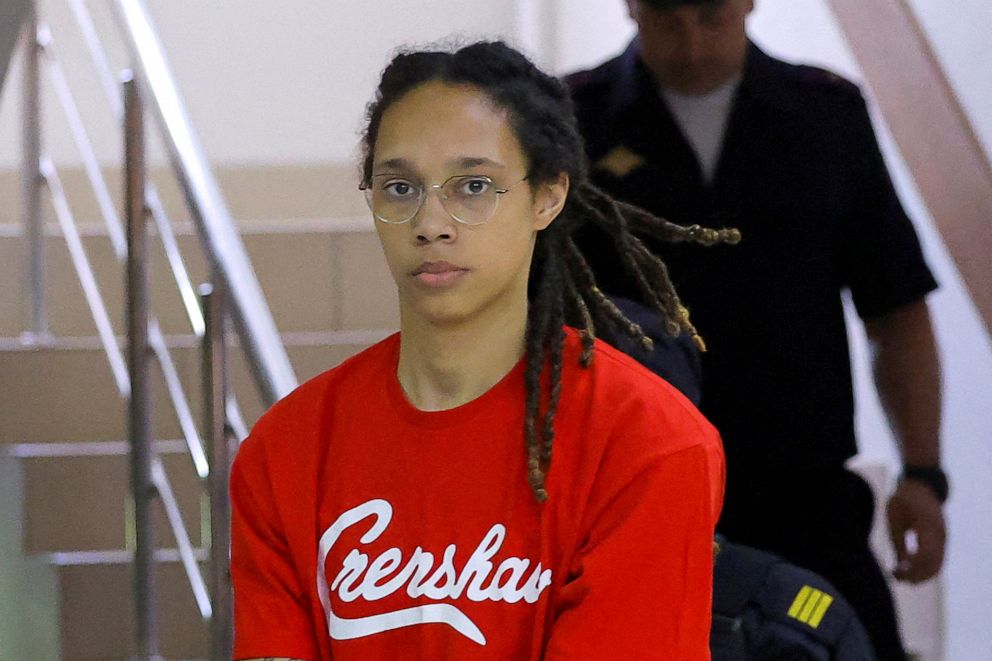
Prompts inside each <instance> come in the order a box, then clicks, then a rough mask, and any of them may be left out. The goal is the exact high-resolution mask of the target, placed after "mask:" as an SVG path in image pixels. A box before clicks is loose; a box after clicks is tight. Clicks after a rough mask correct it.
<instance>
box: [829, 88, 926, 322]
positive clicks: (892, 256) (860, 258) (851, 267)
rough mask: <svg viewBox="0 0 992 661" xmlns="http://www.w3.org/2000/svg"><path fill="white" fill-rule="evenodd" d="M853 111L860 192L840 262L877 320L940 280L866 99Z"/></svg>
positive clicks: (855, 181)
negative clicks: (904, 203)
mask: <svg viewBox="0 0 992 661" xmlns="http://www.w3.org/2000/svg"><path fill="white" fill-rule="evenodd" d="M852 113H853V114H852V116H851V119H850V120H849V121H850V122H851V124H852V126H851V145H850V147H849V150H848V153H849V155H850V158H851V159H852V172H851V177H852V179H851V185H852V186H854V187H855V190H856V191H857V192H856V194H855V196H854V198H853V205H854V206H853V208H852V209H851V210H850V216H849V219H848V222H847V224H846V225H845V226H843V227H842V228H841V236H840V262H841V265H840V266H841V273H842V277H843V279H844V284H845V285H847V286H848V287H850V289H851V295H852V298H853V299H854V305H855V307H856V308H857V311H858V314H859V315H860V316H861V318H862V319H872V318H875V317H878V316H880V315H884V314H886V313H888V312H891V311H892V310H895V309H896V308H899V307H901V306H903V305H906V304H908V303H912V302H914V301H916V300H918V299H920V298H922V297H923V296H925V295H926V294H927V293H929V292H931V291H933V290H934V289H936V288H937V282H936V280H935V279H934V277H933V274H932V273H931V272H930V269H929V267H928V266H927V264H926V261H925V260H924V258H923V251H922V250H921V248H920V241H919V238H918V237H917V235H916V231H915V229H914V228H913V224H912V222H911V221H910V219H909V217H908V216H907V215H906V212H905V210H904V209H903V207H902V204H901V203H900V201H899V198H898V196H897V195H896V191H895V188H894V186H893V185H892V180H891V178H890V177H889V172H888V169H887V168H886V166H885V161H884V159H883V158H882V153H881V151H880V149H879V146H878V140H877V139H876V137H875V132H874V130H873V129H872V125H871V119H870V117H869V116H868V109H867V107H866V105H865V103H864V100H863V99H859V100H858V101H857V106H856V108H855V109H854V110H853V111H852Z"/></svg>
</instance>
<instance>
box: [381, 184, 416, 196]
mask: <svg viewBox="0 0 992 661" xmlns="http://www.w3.org/2000/svg"><path fill="white" fill-rule="evenodd" d="M382 188H383V190H385V191H386V192H387V193H389V194H390V195H392V196H393V197H409V196H411V195H414V194H416V189H415V188H414V187H413V185H412V184H410V183H409V182H406V181H390V182H387V183H386V184H384V185H383V187H382Z"/></svg>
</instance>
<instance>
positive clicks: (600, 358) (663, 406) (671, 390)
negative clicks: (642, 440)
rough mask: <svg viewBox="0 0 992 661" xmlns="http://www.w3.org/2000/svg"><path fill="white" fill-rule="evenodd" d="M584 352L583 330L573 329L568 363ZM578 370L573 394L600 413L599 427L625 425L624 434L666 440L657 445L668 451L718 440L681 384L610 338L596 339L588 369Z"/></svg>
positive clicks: (597, 419) (574, 361) (567, 338)
mask: <svg viewBox="0 0 992 661" xmlns="http://www.w3.org/2000/svg"><path fill="white" fill-rule="evenodd" d="M581 350H582V349H581V341H580V339H579V335H578V333H577V332H576V331H573V330H571V329H569V331H568V332H567V334H566V347H565V353H566V356H565V360H566V362H568V363H577V361H578V356H579V355H580V352H581ZM569 354H571V355H569ZM573 374H574V376H573V378H574V381H575V384H576V387H575V390H574V391H573V392H574V393H575V394H576V395H578V396H579V397H582V398H585V399H586V400H587V401H586V402H585V406H588V407H589V410H590V411H596V412H598V413H597V414H596V415H595V416H593V417H594V418H596V422H595V425H596V426H597V427H599V426H600V425H602V424H605V425H607V426H609V427H610V429H611V431H615V428H617V427H619V428H621V429H622V430H623V432H624V433H623V434H622V435H623V436H627V437H631V436H636V435H644V436H648V437H651V438H653V439H661V441H660V443H661V445H660V446H657V445H656V446H655V447H656V449H662V448H663V449H664V450H665V451H678V450H680V449H684V448H685V447H688V446H690V445H696V444H703V445H711V444H714V443H715V444H719V436H718V434H717V432H716V430H715V428H714V427H713V425H712V424H710V422H709V421H708V420H707V419H706V418H705V417H704V416H703V414H702V413H700V412H699V409H697V408H696V406H695V405H693V403H692V402H691V401H689V399H688V398H686V397H685V395H683V394H682V392H681V391H679V389H678V388H676V387H675V386H673V385H672V384H670V383H668V382H667V381H665V380H664V379H663V378H661V377H660V376H658V375H657V374H655V373H654V372H652V371H651V370H649V369H647V368H646V367H644V365H642V364H641V363H640V362H638V361H637V360H635V359H634V358H632V357H630V356H628V355H627V354H625V353H623V352H622V351H619V350H617V349H615V348H614V347H612V346H610V345H609V344H607V343H606V342H603V341H601V340H596V342H595V344H594V346H593V359H592V362H591V363H590V365H589V367H588V368H587V369H582V368H581V367H578V368H577V369H576V370H575V371H574V373H573Z"/></svg>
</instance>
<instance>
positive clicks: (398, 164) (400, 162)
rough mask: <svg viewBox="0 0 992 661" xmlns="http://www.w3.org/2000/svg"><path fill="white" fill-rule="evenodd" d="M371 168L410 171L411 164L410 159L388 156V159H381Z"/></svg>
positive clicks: (411, 168)
mask: <svg viewBox="0 0 992 661" xmlns="http://www.w3.org/2000/svg"><path fill="white" fill-rule="evenodd" d="M373 169H374V170H406V171H412V170H413V166H412V165H411V164H410V161H408V160H406V159H405V158H390V159H388V160H385V161H382V162H381V163H376V164H375V166H374V167H373Z"/></svg>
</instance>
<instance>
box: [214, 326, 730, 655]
mask: <svg viewBox="0 0 992 661" xmlns="http://www.w3.org/2000/svg"><path fill="white" fill-rule="evenodd" d="M399 345H400V338H399V335H394V336H392V337H390V338H388V339H386V340H384V341H383V342H380V343H379V344H377V345H375V346H373V347H371V348H370V349H368V350H366V351H364V352H362V353H361V354H359V355H357V356H355V357H353V358H352V359H350V360H348V361H346V362H344V363H343V364H341V365H340V366H338V367H336V368H334V369H332V370H330V371H328V372H325V373H324V374H322V375H320V376H318V377H317V378H315V379H313V380H311V381H310V382H308V383H307V384H305V385H303V386H301V387H300V388H299V389H297V390H296V391H295V392H294V393H292V394H291V395H289V396H288V397H286V398H285V399H284V400H282V401H281V402H279V403H278V404H276V405H275V406H274V407H273V408H272V410H270V411H269V412H268V413H266V414H265V416H263V417H262V419H261V420H260V421H259V422H258V424H257V425H256V426H255V429H254V430H253V431H252V434H251V437H250V438H249V439H248V440H247V441H245V443H244V444H243V445H242V447H241V450H240V452H239V453H238V457H237V460H236V461H235V464H234V470H233V476H232V480H231V490H232V506H233V530H232V534H233V547H232V558H231V559H232V567H231V573H232V578H233V582H234V591H235V641H236V642H235V658H239V659H245V658H252V657H267V656H275V657H290V658H298V659H308V660H317V659H334V660H335V661H343V660H349V659H358V660H361V661H371V660H373V659H397V658H403V659H458V660H463V659H465V660H467V659H499V660H501V661H503V660H508V659H513V660H515V659H521V660H523V659H534V660H537V659H549V660H551V659H569V660H574V659H596V660H597V661H603V660H604V659H625V660H630V659H637V660H638V661H641V660H645V659H665V660H666V661H673V660H678V661H694V660H697V659H709V650H708V640H709V628H710V608H711V592H712V566H713V544H712V540H713V529H714V526H715V525H716V520H717V517H718V515H719V512H720V507H721V502H722V498H723V481H724V460H723V451H722V448H721V445H720V440H719V437H718V435H717V433H716V431H715V430H714V428H713V427H712V426H711V425H710V424H709V423H708V422H707V421H706V420H705V419H704V418H703V417H702V415H700V414H699V412H698V411H697V410H696V409H695V408H694V407H693V406H692V405H691V404H690V403H689V402H688V401H687V400H686V399H684V398H683V397H682V396H681V394H679V392H678V391H677V390H675V389H674V388H673V387H671V386H670V385H668V384H667V383H665V382H664V381H662V380H661V379H659V378H658V377H656V376H655V375H653V374H652V373H650V372H648V371H647V370H646V369H644V368H643V367H641V366H640V365H639V364H637V363H636V362H635V361H634V360H632V359H630V358H629V357H627V356H626V355H624V354H621V353H619V352H617V351H615V350H614V349H612V348H610V347H609V346H607V345H605V344H601V343H597V346H596V353H595V358H594V360H593V363H592V365H591V366H590V367H589V368H588V369H584V368H582V367H580V366H579V365H578V356H579V351H580V346H579V341H578V337H577V334H576V333H575V332H574V331H572V330H568V334H567V338H566V343H565V359H564V373H563V387H562V395H561V403H560V405H559V408H558V414H557V417H556V419H555V422H556V435H555V441H554V456H553V458H552V464H551V470H550V473H549V475H548V481H547V488H548V492H549V499H548V501H547V502H546V503H545V504H543V505H540V504H538V503H537V501H536V500H535V498H534V496H533V494H532V492H531V489H530V487H529V486H528V483H527V470H526V462H525V453H526V451H525V443H524V437H523V418H524V414H523V409H524V406H523V401H524V367H523V361H521V363H520V364H518V365H517V366H516V367H515V368H514V369H513V370H512V371H511V372H510V373H509V374H508V375H507V376H506V377H504V378H503V380H502V381H500V382H499V383H498V384H497V385H495V386H494V387H493V388H491V389H490V390H489V391H488V392H486V393H485V394H484V395H482V396H481V397H479V398H477V399H475V400H473V401H471V402H469V403H467V404H465V405H463V406H460V407H457V408H455V409H451V410H448V411H439V412H425V411H420V410H418V409H416V408H414V407H413V406H412V405H411V404H410V403H409V402H408V401H407V399H406V398H405V396H404V394H403V391H402V389H401V386H400V384H399V382H398V380H397V378H396V366H397V360H398V356H399Z"/></svg>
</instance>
